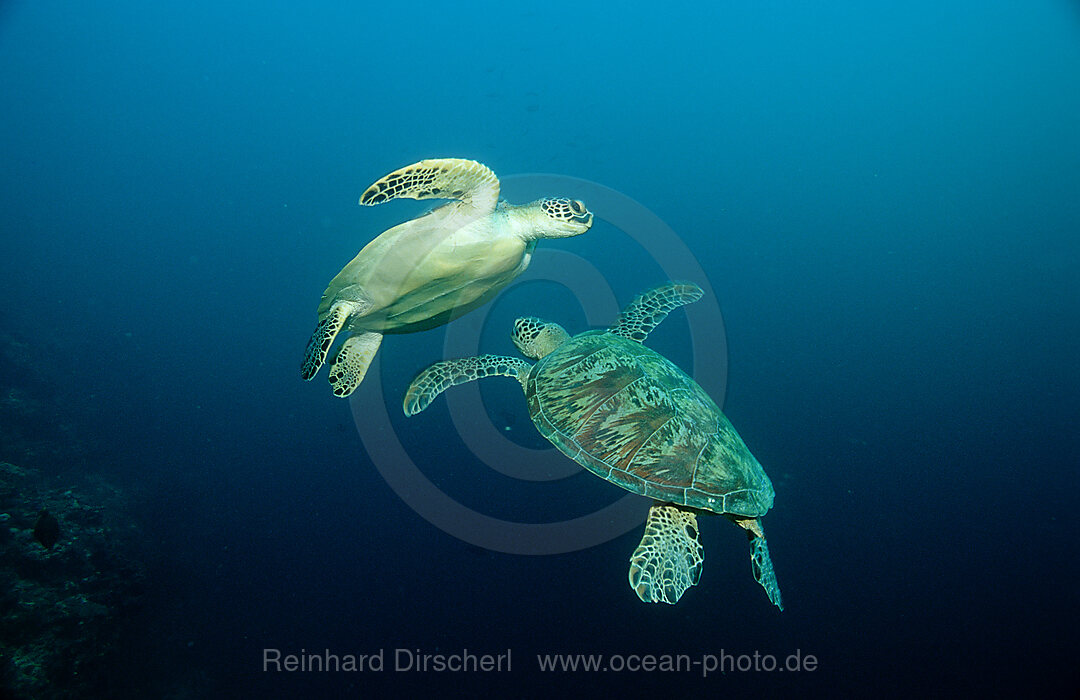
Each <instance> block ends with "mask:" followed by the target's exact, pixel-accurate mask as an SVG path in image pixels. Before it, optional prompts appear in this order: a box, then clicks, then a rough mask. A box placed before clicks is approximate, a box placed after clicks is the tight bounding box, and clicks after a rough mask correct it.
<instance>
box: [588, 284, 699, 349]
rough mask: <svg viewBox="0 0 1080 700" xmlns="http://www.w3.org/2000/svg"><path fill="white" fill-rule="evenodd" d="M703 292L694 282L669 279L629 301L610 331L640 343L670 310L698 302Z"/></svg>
mask: <svg viewBox="0 0 1080 700" xmlns="http://www.w3.org/2000/svg"><path fill="white" fill-rule="evenodd" d="M701 295H702V291H701V287H699V286H697V285H696V284H694V283H693V282H668V283H667V284H662V285H660V286H658V287H653V288H652V289H650V290H649V291H647V292H644V293H643V294H641V296H639V297H638V298H637V299H634V301H632V302H630V305H629V306H627V307H626V308H625V309H623V311H622V313H621V314H619V318H618V320H616V321H615V325H613V326H612V327H611V328H609V329H608V331H610V332H611V333H614V334H615V335H619V336H622V337H623V338H629V339H630V340H636V341H637V342H639V343H640V342H642V341H644V340H645V338H647V337H648V336H649V332H650V331H652V329H653V328H656V327H657V326H658V325H660V322H661V321H663V320H664V319H665V318H667V315H668V314H669V313H671V312H672V311H673V310H675V309H677V308H679V307H680V306H683V305H685V304H690V303H692V302H695V301H697V300H698V299H700V298H701Z"/></svg>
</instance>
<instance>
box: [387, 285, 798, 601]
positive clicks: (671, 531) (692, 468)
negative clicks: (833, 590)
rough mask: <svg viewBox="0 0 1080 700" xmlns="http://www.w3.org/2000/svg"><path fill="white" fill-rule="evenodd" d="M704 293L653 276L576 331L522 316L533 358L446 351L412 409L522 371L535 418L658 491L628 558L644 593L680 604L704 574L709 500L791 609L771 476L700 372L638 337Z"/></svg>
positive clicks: (525, 347)
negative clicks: (596, 325) (771, 526)
mask: <svg viewBox="0 0 1080 700" xmlns="http://www.w3.org/2000/svg"><path fill="white" fill-rule="evenodd" d="M701 294H702V292H701V288H700V287H698V286H697V285H695V284H688V283H676V282H670V283H667V284H664V285H661V286H658V287H655V288H653V289H650V290H649V291H647V292H645V293H644V294H642V295H641V296H639V297H638V298H637V299H635V300H634V302H633V303H631V304H630V305H629V306H627V307H626V308H625V309H624V310H623V312H622V313H621V314H620V315H619V318H618V321H617V322H616V323H615V325H613V326H611V328H609V329H607V330H606V331H588V332H585V333H581V334H579V335H576V336H574V337H572V338H571V337H570V336H569V335H568V334H567V332H566V331H565V330H563V328H562V327H561V326H559V325H558V324H555V323H546V322H544V321H541V320H539V319H535V318H519V319H518V320H517V321H516V322H515V323H514V333H513V340H514V344H515V345H516V346H517V347H518V349H519V350H520V351H521V352H522V353H523V354H524V355H526V356H528V357H531V358H533V359H536V360H538V362H537V363H536V364H535V365H530V364H529V363H528V362H525V361H524V360H519V359H517V358H513V357H501V356H498V355H481V356H479V357H470V358H465V359H459V360H447V361H444V362H438V363H436V364H434V365H432V366H431V367H428V368H427V369H426V370H424V371H423V372H421V373H420V374H419V375H418V376H417V377H416V379H414V380H413V382H412V384H411V385H410V386H409V389H408V391H407V392H406V394H405V401H404V409H405V413H406V414H407V415H415V414H416V413H419V412H420V411H422V410H424V408H426V407H427V406H428V405H429V404H430V403H431V402H432V400H434V399H435V397H436V396H438V395H439V394H440V393H442V392H443V391H444V390H446V389H447V388H448V387H451V386H453V385H455V384H463V383H465V382H469V381H472V380H474V379H480V378H481V377H489V376H492V375H503V376H509V377H514V378H516V379H517V380H518V381H519V382H520V383H521V386H522V388H523V389H524V390H525V397H526V398H527V399H528V402H529V413H530V414H531V415H532V420H533V423H535V424H536V427H537V428H538V429H539V430H540V433H541V434H543V436H544V437H545V438H547V439H548V440H550V441H551V442H552V443H553V444H554V445H555V446H556V447H557V448H559V450H561V451H562V452H563V454H565V455H567V456H568V457H570V458H571V459H573V460H574V461H576V462H578V463H579V464H581V466H583V467H585V468H586V469H588V470H589V471H591V472H592V473H593V474H596V475H597V476H600V477H602V478H604V479H606V480H608V481H610V482H612V483H614V484H617V485H619V486H621V487H623V488H624V489H626V490H628V491H632V492H633V493H637V494H641V495H643V496H647V497H649V498H652V499H655V501H657V502H656V503H655V504H653V506H652V507H651V508H650V509H649V517H648V521H647V522H646V524H645V535H644V536H643V537H642V538H641V544H639V545H638V548H637V549H636V550H635V551H634V554H633V556H632V557H631V558H630V586H631V588H633V589H634V591H635V592H636V593H637V595H638V597H640V598H641V599H642V600H643V601H645V602H653V603H656V602H664V603H671V604H674V603H676V602H678V600H679V598H680V597H681V596H682V594H683V592H685V591H686V589H687V588H689V587H690V586H693V585H694V584H696V583H697V582H698V579H699V577H700V576H701V565H702V561H703V560H704V549H703V548H702V546H701V543H700V541H699V540H698V527H697V515H698V514H699V513H702V512H712V513H718V514H721V515H724V516H726V517H727V518H728V519H730V520H731V521H732V522H734V523H735V524H736V525H739V526H740V527H742V528H743V529H745V530H746V533H747V536H748V538H749V540H750V559H751V565H752V570H753V574H754V578H755V579H756V580H757V581H758V583H760V584H761V585H762V587H764V589H765V592H766V593H767V594H768V596H769V600H770V601H772V602H773V603H774V604H775V605H776V606H777V607H778V608H780V609H781V610H783V605H782V602H781V599H780V588H779V586H778V585H777V583H776V575H775V573H774V572H773V565H772V560H771V558H770V557H769V548H768V545H767V544H766V542H765V533H764V530H763V529H762V526H761V520H760V517H761V516H762V515H764V514H765V512H766V511H768V510H769V508H770V507H772V503H773V487H772V483H771V482H770V481H769V477H768V476H766V475H765V471H764V470H763V469H762V468H761V464H759V463H758V461H757V460H756V459H755V458H754V456H753V455H752V454H750V450H748V449H747V448H746V445H745V444H744V443H743V441H742V438H740V437H739V434H738V433H736V432H735V429H734V428H733V427H732V426H731V423H730V422H729V421H728V419H727V418H726V417H725V416H724V414H723V413H721V412H720V409H719V408H718V407H717V406H716V404H715V403H714V402H713V400H712V399H710V398H709V396H708V394H706V393H705V391H704V390H703V389H702V388H701V387H700V386H699V385H698V384H697V382H695V381H694V380H693V379H691V378H690V377H689V376H687V375H686V374H685V373H684V372H683V371H682V370H680V369H679V368H678V367H676V366H675V365H674V364H672V363H671V362H670V361H668V360H667V359H666V358H664V357H663V356H662V355H660V354H659V353H657V352H655V351H653V350H650V349H649V348H647V347H645V346H644V345H642V344H641V342H642V341H643V340H645V338H646V337H647V336H648V334H649V332H650V331H651V330H652V329H653V328H655V327H656V326H657V324H659V323H660V322H661V321H663V320H664V318H665V317H666V316H667V315H668V313H669V312H671V311H672V310H673V309H675V308H677V307H679V306H682V305H683V304H688V303H690V302H693V301H696V300H697V299H698V298H700V297H701Z"/></svg>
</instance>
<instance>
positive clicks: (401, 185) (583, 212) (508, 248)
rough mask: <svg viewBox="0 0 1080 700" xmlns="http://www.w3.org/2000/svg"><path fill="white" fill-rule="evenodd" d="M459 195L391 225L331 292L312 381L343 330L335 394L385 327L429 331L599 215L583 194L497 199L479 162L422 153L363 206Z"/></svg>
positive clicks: (494, 184) (334, 369)
mask: <svg viewBox="0 0 1080 700" xmlns="http://www.w3.org/2000/svg"><path fill="white" fill-rule="evenodd" d="M399 197H407V198H409V199H452V200H455V201H452V202H449V203H447V204H445V205H443V206H441V207H439V208H437V209H435V210H433V211H431V212H429V213H427V214H425V215H423V216H420V217H418V218H416V219H412V220H411V221H406V222H405V223H403V224H398V225H397V226H395V227H393V228H391V229H389V230H387V231H385V232H383V233H382V234H381V235H380V236H378V237H377V238H375V240H373V241H371V242H370V243H368V244H367V245H366V246H364V248H363V250H361V251H360V252H359V253H358V254H357V255H356V257H355V258H353V259H352V262H350V263H349V264H348V265H346V266H345V267H344V268H342V270H341V272H339V273H338V274H337V275H336V276H335V277H334V279H332V280H330V284H329V286H327V288H326V291H325V292H323V296H322V301H321V302H320V303H319V309H318V314H319V321H318V324H317V325H316V327H315V332H314V333H313V334H312V336H311V339H310V340H309V341H308V344H307V351H306V352H305V353H304V362H303V365H302V366H301V369H300V376H301V377H303V378H304V379H305V380H309V379H311V378H312V377H314V376H315V374H316V373H317V372H318V371H319V368H320V367H322V365H323V362H324V361H325V360H326V355H327V353H328V352H329V351H330V346H331V345H333V343H334V338H335V337H336V336H337V335H338V333H339V332H340V331H342V330H343V329H344V330H347V331H351V334H350V335H349V337H348V339H347V340H345V342H344V343H343V344H342V346H341V349H340V350H339V351H338V353H337V356H336V357H335V358H334V360H333V362H332V363H331V365H330V384H331V385H332V386H333V390H334V394H335V395H336V396H342V397H344V396H348V395H349V394H351V393H352V392H353V390H355V389H356V387H357V386H359V385H360V382H361V381H363V379H364V375H365V374H366V373H367V370H368V366H369V365H370V364H371V360H372V359H373V358H374V357H375V353H376V352H377V351H378V349H379V344H380V343H381V342H382V338H383V334H384V333H411V332H413V331H420V330H427V329H428V328H434V327H435V326H439V325H442V324H444V323H446V322H448V321H450V320H451V319H454V318H457V317H458V316H461V315H463V314H465V313H468V312H469V311H471V310H473V309H475V308H476V307H478V306H480V305H482V304H484V303H485V302H487V301H489V300H490V299H492V298H493V297H494V296H495V295H496V294H497V293H498V292H499V290H500V289H502V288H503V287H505V286H506V285H507V284H508V283H509V282H510V281H511V280H513V279H514V278H515V277H517V276H518V275H520V274H521V273H522V272H524V271H525V268H527V267H528V266H529V261H530V259H531V258H532V252H533V248H535V247H536V242H537V241H538V240H539V239H541V238H564V237H567V236H577V235H580V234H582V233H585V232H586V231H587V230H589V227H590V226H592V221H593V215H592V214H591V213H590V212H589V211H588V210H587V209H586V208H585V205H584V204H582V203H581V202H580V201H577V200H571V199H565V198H549V197H545V198H543V199H538V200H536V201H535V202H531V203H529V204H523V205H520V206H516V205H513V204H508V203H506V202H500V201H499V179H498V178H497V177H495V173H493V172H492V171H491V170H490V169H489V168H487V167H486V166H484V165H482V164H480V163H477V162H476V161H473V160H461V159H459V158H438V159H432V160H422V161H420V162H419V163H414V164H413V165H409V166H407V167H404V168H401V169H400V170H396V171H394V172H392V173H390V174H389V175H386V176H385V177H383V178H382V179H380V180H378V181H377V182H375V184H373V185H371V187H368V188H367V190H365V191H364V193H363V195H361V196H360V204H362V205H369V206H370V205H375V204H382V203H383V202H389V201H390V200H391V199H396V198H399Z"/></svg>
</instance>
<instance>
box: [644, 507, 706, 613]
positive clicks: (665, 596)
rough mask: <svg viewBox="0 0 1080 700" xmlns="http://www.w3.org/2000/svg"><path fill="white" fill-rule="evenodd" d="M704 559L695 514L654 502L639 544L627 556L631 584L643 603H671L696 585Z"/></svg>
mask: <svg viewBox="0 0 1080 700" xmlns="http://www.w3.org/2000/svg"><path fill="white" fill-rule="evenodd" d="M704 561H705V549H704V548H703V547H702V546H701V542H700V541H699V540H698V528H697V516H696V515H695V514H694V513H692V512H691V511H688V510H682V509H681V508H679V507H677V506H673V505H661V504H657V505H654V506H653V507H652V508H650V509H649V519H648V520H647V521H646V522H645V534H644V536H642V538H641V544H639V545H638V547H637V549H635V550H634V554H633V556H631V557H630V587H631V588H633V589H634V592H635V593H637V595H638V598H641V599H642V600H643V601H645V602H646V603H668V604H669V605H674V604H675V603H678V602H679V598H682V594H683V593H685V592H686V589H687V588H690V586H696V585H697V582H698V579H700V578H701V565H702V562H704Z"/></svg>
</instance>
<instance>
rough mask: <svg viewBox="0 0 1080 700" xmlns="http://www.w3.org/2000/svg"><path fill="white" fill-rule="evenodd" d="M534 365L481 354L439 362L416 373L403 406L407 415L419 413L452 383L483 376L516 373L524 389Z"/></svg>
mask: <svg viewBox="0 0 1080 700" xmlns="http://www.w3.org/2000/svg"><path fill="white" fill-rule="evenodd" d="M530 369H532V365H530V364H529V363H528V362H526V361H524V360H519V359H517V358H516V357H503V356H501V355H479V356H477V357H465V358H462V359H460V360H444V361H443V362H436V363H435V364H433V365H431V366H430V367H428V368H427V369H425V370H424V371H422V372H421V373H420V374H418V375H416V379H414V380H412V383H411V384H409V388H408V390H407V391H406V392H405V401H404V402H403V403H402V408H403V409H404V410H405V415H407V416H415V415H416V414H417V413H419V412H420V411H423V410H424V409H425V408H427V407H428V405H429V404H431V402H432V401H434V400H435V397H437V396H438V395H439V394H441V393H443V392H444V391H446V390H447V389H449V388H450V387H452V386H457V385H458V384H464V383H465V382H471V381H473V380H476V379H482V378H483V377H493V376H503V377H514V378H515V379H517V380H518V381H519V382H521V387H522V388H523V389H524V388H525V379H526V377H528V376H529V370H530Z"/></svg>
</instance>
